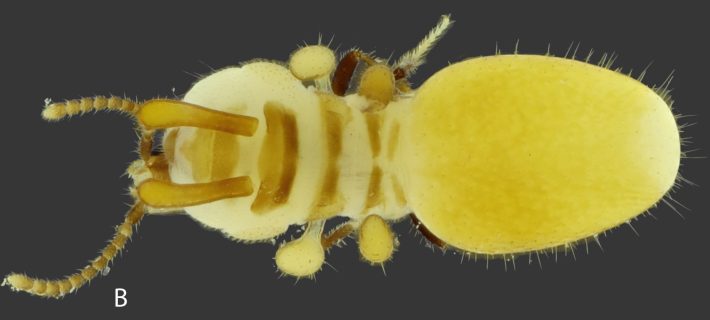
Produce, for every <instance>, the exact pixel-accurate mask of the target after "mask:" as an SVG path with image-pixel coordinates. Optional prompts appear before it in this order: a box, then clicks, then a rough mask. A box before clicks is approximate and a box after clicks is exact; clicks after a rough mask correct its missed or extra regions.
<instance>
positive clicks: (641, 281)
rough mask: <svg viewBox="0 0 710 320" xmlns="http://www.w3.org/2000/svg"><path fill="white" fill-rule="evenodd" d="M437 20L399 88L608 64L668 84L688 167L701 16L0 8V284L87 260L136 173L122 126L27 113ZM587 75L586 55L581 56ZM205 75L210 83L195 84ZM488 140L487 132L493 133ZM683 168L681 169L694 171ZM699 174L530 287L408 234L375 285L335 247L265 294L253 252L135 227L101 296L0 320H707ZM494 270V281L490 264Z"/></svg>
mask: <svg viewBox="0 0 710 320" xmlns="http://www.w3.org/2000/svg"><path fill="white" fill-rule="evenodd" d="M442 13H451V14H452V15H453V18H454V19H455V20H456V21H457V22H456V24H455V26H454V28H453V30H451V32H449V34H448V35H447V36H446V37H445V38H444V39H443V41H442V42H441V43H440V45H439V46H438V47H437V48H436V49H435V50H434V51H433V52H432V54H431V55H430V56H429V63H428V64H426V65H425V66H424V67H423V68H421V69H420V71H419V73H418V74H417V76H416V77H415V79H414V81H415V83H416V84H420V83H421V82H422V81H423V80H424V79H425V78H426V77H428V76H430V75H432V74H433V72H435V71H436V70H438V69H441V68H443V67H444V66H446V65H447V63H448V62H449V61H451V62H455V61H458V60H461V59H463V58H466V57H470V56H477V55H488V54H492V53H493V50H494V48H495V45H496V42H498V43H499V46H500V47H501V48H502V50H503V51H504V52H511V51H512V50H513V47H514V44H515V42H516V40H517V39H520V51H521V52H524V53H544V51H545V50H546V47H547V44H548V43H550V44H551V45H552V50H553V52H554V53H557V54H564V51H565V49H566V48H567V46H568V45H569V44H570V42H572V41H581V42H582V45H581V50H582V52H585V53H586V52H587V51H588V50H589V49H590V48H594V49H595V51H596V52H603V51H607V52H611V51H615V52H617V53H618V54H619V55H620V58H619V60H618V62H617V65H619V66H623V67H625V68H627V69H628V68H633V69H634V70H640V69H642V68H643V67H645V66H646V65H647V64H648V63H649V62H650V61H655V62H654V64H653V66H652V67H651V69H650V72H649V74H648V76H647V77H646V82H647V83H660V82H661V81H662V80H663V79H664V78H665V77H666V76H667V75H668V74H669V73H670V72H671V70H673V69H675V70H676V78H675V80H674V81H673V85H672V87H673V88H674V92H673V93H674V97H675V99H676V101H677V109H676V110H677V112H680V113H684V114H695V115H697V117H695V118H691V119H690V121H692V122H698V123H699V125H696V126H694V127H691V128H690V129H688V130H687V133H686V135H689V136H692V137H693V138H694V140H695V141H696V144H695V145H692V146H690V148H691V149H692V148H702V149H705V150H707V143H708V129H707V123H708V122H709V121H710V117H708V111H707V110H708V106H707V97H708V95H707V92H708V90H707V77H708V58H707V57H708V50H707V41H706V40H707V39H706V38H707V30H708V29H709V27H708V23H707V18H706V16H705V13H706V10H704V9H701V8H700V7H699V6H695V7H693V6H685V5H683V6H677V5H676V4H671V3H666V4H658V5H654V4H650V3H649V2H638V3H636V4H619V3H611V2H609V3H601V2H597V1H594V2H584V3H574V2H569V3H568V2H559V3H544V4H541V3H536V4H524V3H523V2H521V3H508V2H495V3H493V2H479V3H476V4H472V3H470V4H457V3H454V2H452V3H450V4H440V5H435V4H429V5H423V6H420V5H417V4H412V3H411V2H402V3H400V4H389V3H385V2H384V1H380V2H374V3H367V2H363V1H352V2H338V3H336V2H322V3H317V4H316V3H305V2H303V3H300V4H298V5H281V4H274V3H269V2H266V1H251V2H248V3H243V4H239V5H236V3H233V4H232V5H231V6H227V7H218V6H211V5H208V4H204V3H197V2H196V3H194V4H192V5H187V6H181V5H176V4H175V3H171V4H165V5H145V4H144V5H139V6H128V5H125V4H121V5H119V4H117V5H114V6H109V5H101V6H98V5H97V6H82V7H66V6H65V5H46V4H43V5H27V6H25V7H16V6H13V5H7V4H3V5H2V7H1V8H0V34H2V49H1V51H0V52H1V53H0V54H1V55H2V59H0V63H1V64H2V66H1V67H0V70H2V75H1V79H2V82H3V85H2V94H3V103H2V104H3V106H2V110H3V116H2V117H3V124H4V125H3V126H2V127H0V130H2V134H1V135H0V137H2V141H3V145H4V149H3V150H4V152H3V157H2V167H3V169H4V172H3V175H2V177H3V180H4V181H3V186H4V193H3V194H4V196H3V197H2V199H3V204H4V207H3V209H2V213H1V214H2V217H3V219H2V220H1V221H2V229H1V230H2V232H0V274H3V275H4V274H6V273H8V272H10V271H20V272H27V273H30V274H32V275H39V276H47V277H56V276H60V275H64V274H67V273H70V272H73V271H74V270H75V268H78V267H82V266H84V265H85V262H86V261H87V260H89V259H91V258H93V257H95V256H96V254H97V251H98V250H99V249H101V248H102V247H103V245H104V243H105V241H106V240H107V239H109V238H110V237H111V236H112V233H113V226H114V225H116V224H118V223H119V222H120V221H122V219H123V214H124V212H125V210H126V208H127V205H126V203H127V202H129V201H130V198H129V197H128V196H126V187H127V186H128V185H129V183H130V181H129V179H128V178H126V177H122V174H123V172H124V170H125V167H126V166H127V165H128V164H129V162H130V161H131V160H133V159H134V158H135V157H136V154H135V153H134V152H133V150H134V147H135V146H136V135H135V134H134V133H133V129H132V126H131V123H130V122H129V121H128V120H126V119H124V118H123V117H122V116H120V115H117V114H96V115H91V116H86V117H83V118H74V119H71V120H69V121H63V122H60V123H45V122H44V121H42V119H41V118H40V115H39V113H40V111H41V108H42V106H43V100H44V99H45V98H47V97H50V98H53V99H55V100H61V99H68V98H78V97H82V96H92V95H96V94H111V93H112V94H118V95H123V94H126V95H129V96H132V97H137V98H138V99H149V98H152V97H156V96H172V90H171V89H172V88H175V92H176V93H177V94H182V93H184V92H185V91H186V90H187V89H188V88H189V87H190V84H191V83H192V82H193V81H194V80H195V77H194V76H192V75H191V74H205V73H208V72H209V71H210V67H214V68H221V67H224V66H228V65H233V64H236V63H239V62H240V61H245V60H249V59H252V58H267V59H278V60H285V59H287V57H288V55H289V53H290V52H291V51H292V50H293V49H294V48H296V45H297V44H299V43H301V42H302V41H303V40H305V41H308V42H310V43H313V42H315V41H316V40H317V37H318V33H319V32H320V33H323V35H324V38H325V39H330V38H331V36H333V35H334V36H335V40H334V42H333V43H334V45H340V48H341V49H344V48H349V47H351V46H354V45H357V46H360V47H361V48H363V49H365V50H376V51H377V53H378V54H380V55H381V56H389V55H390V54H391V53H394V55H395V56H397V55H398V54H401V53H402V52H403V51H405V50H407V49H409V48H410V47H412V46H413V45H414V44H416V43H417V41H419V39H420V38H421V37H422V36H423V35H424V34H425V33H426V32H428V31H429V29H430V28H431V27H432V26H433V24H434V23H435V22H436V21H437V19H438V17H439V15H440V14H442ZM596 57H599V55H596ZM208 66H209V67H208ZM502 129H503V128H502ZM706 154H707V151H700V152H698V153H695V155H706ZM706 161H707V160H703V159H699V160H698V159H688V160H686V161H684V162H683V167H682V172H683V174H684V175H685V176H686V177H688V178H690V179H691V180H693V181H694V182H696V183H698V184H700V185H701V186H700V187H688V186H684V187H683V188H682V189H680V191H679V192H678V193H677V195H676V196H675V198H676V199H677V200H679V201H680V202H682V203H683V204H684V205H685V206H687V207H689V208H690V209H691V210H690V211H688V210H681V213H682V215H683V216H684V217H685V218H681V217H680V216H679V215H678V214H676V213H675V212H673V211H672V210H670V209H669V208H668V207H667V206H665V205H662V206H660V207H659V208H657V209H655V210H653V214H654V215H655V216H656V218H657V219H653V218H651V217H643V218H641V219H640V220H639V221H637V222H635V223H634V226H635V228H636V229H637V230H638V232H639V233H640V236H639V237H637V236H635V235H634V233H633V232H632V231H631V230H630V229H629V228H627V227H623V228H619V229H616V230H614V231H613V232H611V233H610V234H609V235H608V236H607V237H603V238H602V239H601V240H602V244H603V245H604V252H601V250H600V249H599V248H597V247H596V246H594V247H591V248H590V253H589V254H586V253H584V249H583V248H581V249H582V250H578V252H577V256H576V261H575V260H574V259H573V258H572V257H571V256H567V257H564V256H560V257H559V259H558V261H557V262H555V259H554V258H547V259H543V261H542V262H543V269H540V268H539V267H538V266H537V264H536V263H533V264H531V265H528V263H527V257H522V258H519V259H518V260H517V262H516V266H517V270H515V271H513V270H511V269H512V268H509V269H508V271H505V269H504V267H503V263H502V262H501V261H493V262H491V265H490V267H489V268H488V269H486V264H485V263H481V262H480V261H479V262H478V263H474V262H473V261H471V262H463V263H461V262H460V260H459V256H455V255H452V254H450V253H449V254H447V255H444V256H442V254H440V253H432V252H431V251H430V250H429V249H427V248H426V247H424V246H423V245H420V243H419V242H420V237H418V236H415V235H414V233H413V232H410V226H409V223H408V222H403V223H400V224H398V225H397V226H396V230H397V231H398V232H399V234H400V238H399V239H400V241H401V246H400V247H399V251H398V252H397V253H396V256H395V258H394V260H393V261H392V262H391V263H388V264H387V276H385V275H383V273H382V270H380V269H379V268H373V267H370V266H368V265H367V264H365V263H362V262H360V261H359V258H358V255H357V248H356V246H355V244H354V241H352V240H350V241H349V242H348V245H347V246H346V247H345V248H342V249H339V250H334V251H332V252H331V254H330V255H329V256H328V257H327V260H328V262H329V263H330V264H332V265H333V266H334V267H335V268H337V271H335V270H333V269H331V268H329V267H326V268H325V269H324V270H323V271H322V272H320V273H319V274H318V279H317V281H300V282H299V283H298V284H296V285H294V280H293V279H290V278H284V279H278V275H277V273H276V272H275V267H274V265H273V261H272V256H273V254H274V251H275V247H273V246H271V245H269V244H257V245H244V244H240V243H236V242H232V241H229V240H227V239H225V238H224V237H223V236H222V235H220V234H219V233H217V232H211V231H207V230H205V229H203V228H202V227H201V226H199V225H198V224H197V223H195V222H193V221H192V220H191V219H190V218H188V217H186V216H172V217H147V218H146V219H145V220H144V222H143V224H142V225H141V226H140V228H139V230H138V233H137V235H136V236H135V237H134V239H133V241H132V242H131V243H129V244H128V247H127V250H126V251H125V252H124V254H123V256H122V257H120V258H119V259H117V260H116V261H115V263H114V264H113V266H112V271H111V272H110V275H109V276H108V277H100V278H98V279H97V280H95V281H94V282H93V283H92V284H91V285H90V286H88V287H85V288H83V289H81V290H80V291H79V293H78V294H76V295H71V296H69V297H67V298H65V299H63V300H59V301H55V300H46V299H41V298H35V297H30V296H28V295H26V294H13V293H10V292H9V291H8V290H7V288H0V311H1V312H2V314H3V316H8V315H14V316H20V315H22V316H23V317H35V316H37V315H39V314H44V315H55V316H58V315H62V316H64V315H76V316H79V317H81V316H82V315H92V316H94V317H95V316H110V317H109V318H115V317H118V316H128V315H133V316H138V315H143V316H148V315H161V316H163V315H165V316H168V315H170V316H174V315H177V316H180V315H188V314H205V315H213V316H215V317H216V316H217V315H219V316H221V317H229V318H245V317H247V316H259V317H274V316H282V317H283V316H288V317H302V316H308V317H314V318H322V317H338V318H340V317H349V316H367V317H378V318H379V316H385V315H386V316H397V317H398V318H399V317H401V318H405V319H411V318H412V316H414V317H415V319H416V318H420V317H424V316H427V317H436V318H437V319H438V318H439V316H444V317H446V318H450V317H453V316H457V317H476V318H478V317H484V318H490V317H500V318H507V317H511V318H512V317H515V318H522V317H526V318H534V319H536V318H538V317H544V318H570V317H572V318H576V317H602V316H603V317H612V318H616V317H620V316H632V317H634V318H636V317H646V318H656V317H658V318H661V317H662V318H668V317H671V316H681V317H682V318H687V317H690V316H691V315H695V316H696V317H698V316H699V315H700V314H701V312H703V311H706V310H707V307H706V305H707V292H706V291H705V290H706V289H707V288H708V285H709V284H710V283H709V281H708V270H709V267H710V264H709V263H708V257H707V256H706V252H707V250H706V249H705V245H706V244H707V243H708V240H709V239H708V238H709V237H708V227H709V225H708V215H707V210H708V204H707V195H708V191H707V190H708V189H707V188H706V186H707V183H708V175H707V170H706V168H707V162H706ZM509 267H510V265H509ZM116 287H123V288H126V289H127V290H128V298H129V303H128V306H127V307H126V308H123V309H115V308H113V289H114V288H116Z"/></svg>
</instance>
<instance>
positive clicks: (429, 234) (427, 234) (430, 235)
mask: <svg viewBox="0 0 710 320" xmlns="http://www.w3.org/2000/svg"><path fill="white" fill-rule="evenodd" d="M409 217H410V218H411V219H412V224H413V225H414V228H416V229H417V231H419V233H421V235H422V236H424V238H426V239H427V240H428V241H429V243H431V244H433V245H435V246H437V247H439V248H440V249H441V250H446V247H447V244H446V242H444V240H441V239H439V238H438V237H437V236H435V235H434V234H433V233H432V232H431V231H429V229H427V227H426V226H425V225H424V224H422V222H421V221H419V218H417V216H416V215H414V213H412V214H410V215H409Z"/></svg>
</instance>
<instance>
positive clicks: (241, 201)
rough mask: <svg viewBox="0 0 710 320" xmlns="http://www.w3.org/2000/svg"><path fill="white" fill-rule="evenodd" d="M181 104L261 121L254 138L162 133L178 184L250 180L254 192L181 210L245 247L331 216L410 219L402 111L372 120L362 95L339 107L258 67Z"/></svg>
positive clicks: (207, 86)
mask: <svg viewBox="0 0 710 320" xmlns="http://www.w3.org/2000/svg"><path fill="white" fill-rule="evenodd" d="M184 101H186V102H189V103H193V104H197V105H201V106H207V107H209V108H212V109H216V110H220V111H224V112H229V113H234V114H240V115H246V116H251V117H255V118H257V119H258V120H259V126H258V129H257V131H256V133H255V134H254V135H253V136H252V137H246V136H237V135H232V134H229V133H224V132H218V131H213V130H208V129H199V128H193V127H180V128H176V129H170V130H168V131H166V133H165V138H164V143H163V145H164V148H165V152H166V156H167V158H168V161H169V163H170V177H171V179H172V180H173V181H174V182H175V183H204V182H211V181H218V180H221V179H226V178H230V177H238V176H248V177H250V179H251V180H252V184H253V186H254V189H255V192H254V193H252V194H251V195H250V196H248V197H241V198H229V199H224V200H219V201H215V202H211V203H207V204H201V205H196V206H191V207H187V208H185V210H186V211H187V213H189V214H190V215H191V216H192V217H194V218H195V219H196V220H198V221H200V222H202V223H204V224H205V225H207V226H210V227H214V228H218V229H221V230H222V231H223V232H225V233H226V234H228V235H230V236H232V237H234V238H238V239H243V240H263V239H268V238H271V237H274V236H276V235H279V234H281V233H283V232H285V231H286V229H287V228H288V226H289V225H291V224H303V223H305V222H307V221H314V220H321V219H326V218H329V217H332V216H335V215H343V216H348V217H350V218H353V219H361V218H364V217H365V216H366V215H367V214H369V213H372V212H375V211H376V212H377V213H378V214H380V215H382V216H384V217H387V218H398V217H400V216H402V215H403V214H405V213H406V211H407V210H406V209H405V203H404V196H403V194H402V191H401V187H400V186H399V184H398V181H397V179H396V178H395V176H394V172H395V171H394V170H392V169H391V168H396V167H397V166H395V165H393V163H394V159H395V154H396V150H395V149H396V145H397V143H396V141H397V140H398V124H397V123H396V121H395V119H396V117H393V116H391V115H394V114H395V113H396V112H393V111H396V110H400V109H401V106H404V105H406V104H407V103H408V100H402V101H400V102H395V103H392V104H391V105H392V106H395V107H394V108H391V109H390V108H389V107H388V108H387V111H368V112H364V111H362V110H364V109H367V107H368V105H369V103H368V100H367V99H365V98H363V97H360V96H358V95H352V96H348V97H345V98H343V97H338V96H335V95H333V94H331V93H326V92H319V91H318V90H316V89H315V88H314V87H306V86H304V85H303V83H302V82H301V81H300V80H299V79H297V78H295V77H294V76H293V75H292V73H291V72H290V71H289V70H288V69H287V68H285V67H283V66H281V65H279V64H276V63H271V62H254V63H249V64H246V65H244V66H241V67H233V68H227V69H224V70H221V71H218V72H215V73H214V74H212V75H210V76H208V77H206V78H204V79H202V80H201V81H199V82H197V83H196V84H195V85H194V87H193V88H192V89H191V90H190V91H189V92H188V93H187V94H186V95H185V98H184Z"/></svg>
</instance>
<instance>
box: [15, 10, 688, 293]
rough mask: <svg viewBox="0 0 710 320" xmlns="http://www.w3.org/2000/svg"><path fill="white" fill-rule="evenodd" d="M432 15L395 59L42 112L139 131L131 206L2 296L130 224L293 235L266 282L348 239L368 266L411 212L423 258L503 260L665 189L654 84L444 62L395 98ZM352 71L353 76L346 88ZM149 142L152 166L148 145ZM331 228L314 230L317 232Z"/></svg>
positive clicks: (666, 111) (671, 149)
mask: <svg viewBox="0 0 710 320" xmlns="http://www.w3.org/2000/svg"><path fill="white" fill-rule="evenodd" d="M450 25H451V21H450V20H449V17H448V16H444V17H442V19H441V20H440V22H439V24H438V25H437V26H436V27H435V28H434V29H433V30H432V31H431V32H430V33H429V34H428V35H427V36H426V37H425V38H424V40H422V42H421V43H420V44H419V45H418V46H417V47H416V48H414V49H413V50H411V51H409V52H408V53H406V54H405V55H404V56H403V57H402V58H401V59H400V60H399V61H397V62H395V63H394V64H391V65H390V64H388V63H387V62H385V61H383V60H381V59H378V58H375V57H371V56H370V55H368V54H365V53H363V52H360V51H357V50H356V51H351V52H350V53H348V54H347V55H345V56H344V57H343V59H342V60H340V62H339V63H336V57H335V54H334V52H333V51H332V50H331V49H329V48H327V47H326V46H323V45H320V44H319V45H313V46H306V47H303V48H300V49H298V50H297V51H295V52H294V53H293V54H292V55H291V58H290V61H289V62H288V63H287V64H284V63H279V62H270V61H254V62H249V63H245V64H242V65H241V66H238V67H230V68H226V69H222V70H219V71H217V72H215V73H213V74H211V75H209V76H207V77H205V78H203V79H201V80H200V81H198V82H197V83H195V85H194V86H193V87H192V89H190V90H189V91H188V92H187V93H186V94H185V96H184V98H183V100H181V101H177V100H160V99H157V100H150V101H147V102H143V103H134V102H132V101H129V100H126V99H121V98H115V97H111V98H103V97H95V98H84V99H81V100H72V101H67V102H65V103H55V104H50V105H48V106H46V108H45V109H44V111H43V113H42V115H43V117H44V118H45V119H47V120H50V121H54V120H59V119H62V118H64V117H67V116H72V115H76V114H82V113H85V112H87V111H91V110H102V109H107V110H120V111H123V112H125V113H127V114H129V115H131V116H132V117H134V118H135V119H136V120H137V122H138V124H139V130H140V132H141V134H142V138H141V144H140V150H139V151H140V155H141V158H140V159H139V160H136V161H135V162H134V163H133V164H132V165H131V166H130V167H129V168H128V173H129V175H130V176H131V177H132V178H133V180H134V187H133V188H131V191H132V194H133V196H134V198H135V204H134V205H133V207H132V208H131V209H130V210H129V212H128V214H127V215H126V218H125V221H124V222H123V223H122V224H120V225H119V226H118V227H117V231H116V235H115V237H114V238H113V239H112V241H111V242H110V243H109V245H107V246H106V248H105V249H104V250H103V251H102V253H101V255H100V256H99V257H98V258H96V259H94V260H93V261H91V263H90V264H89V265H88V266H86V267H85V268H83V269H82V270H80V271H79V272H78V273H76V274H73V275H69V276H67V277H65V278H63V279H59V280H41V279H35V278H31V277H28V276H26V275H23V274H11V275H9V276H7V277H6V278H5V281H4V284H5V285H9V286H10V287H11V288H12V289H14V290H21V291H25V292H28V293H31V294H34V295H39V296H45V297H55V298H56V297H61V296H64V295H65V294H67V293H69V292H73V291H75V290H77V289H78V288H79V287H81V286H82V285H84V284H85V283H87V282H88V281H90V280H91V279H93V278H94V277H95V276H96V275H97V274H98V273H100V272H101V271H102V270H104V269H105V268H106V267H107V266H108V263H109V262H110V261H111V260H112V259H113V258H114V257H115V256H116V254H117V253H118V252H120V251H121V250H122V249H123V247H124V245H125V242H126V240H127V239H128V238H130V237H131V235H132V233H133V226H134V225H137V224H138V223H139V222H140V220H141V219H142V218H143V216H144V214H145V213H149V214H152V215H161V214H167V213H173V212H184V213H186V214H188V215H190V216H191V217H193V218H194V219H195V220H197V221H199V222H200V223H202V224H204V225H205V226H207V227H209V228H214V229H217V230H220V231H221V232H223V233H224V234H225V235H226V236H228V237H230V238H232V239H235V240H242V241H247V242H253V241H270V240H273V239H275V237H277V236H279V235H281V234H283V233H284V232H286V230H287V228H288V227H289V226H292V225H305V226H306V230H305V232H304V233H303V234H302V235H301V236H300V237H299V238H298V239H295V240H293V241H290V242H287V243H285V244H282V245H280V246H279V248H278V250H277V251H276V255H275V261H276V265H277V267H278V269H279V270H280V271H281V272H283V273H285V274H288V275H291V276H295V277H308V276H312V275H313V274H315V273H316V272H317V271H318V270H320V269H321V267H322V265H323V264H324V261H325V254H326V252H327V250H328V249H329V248H330V247H332V246H333V245H335V244H337V243H338V242H339V241H340V240H342V239H343V238H345V237H347V236H349V235H351V234H352V233H357V242H358V246H359V250H360V253H361V255H362V257H363V259H365V260H366V261H367V262H369V263H371V264H374V265H380V264H382V263H384V262H386V261H387V260H389V259H390V258H391V257H392V254H393V252H394V251H395V249H396V247H397V240H396V236H395V234H394V233H393V232H392V230H391V229H390V227H389V224H390V222H393V221H398V220H401V219H402V218H405V217H407V216H408V215H410V213H412V212H414V213H415V214H416V217H414V216H412V217H413V219H414V220H415V222H416V227H417V229H418V230H420V231H421V232H422V233H423V234H424V235H425V236H426V237H427V238H428V239H429V240H431V241H432V242H434V243H435V244H437V245H440V246H445V247H450V248H454V249H457V250H460V251H462V253H480V254H487V255H514V254H517V253H523V252H531V251H538V250H544V249H548V248H555V247H559V246H565V245H570V244H573V243H574V242H576V241H579V240H581V239H586V238H589V237H594V236H596V235H597V234H599V233H600V232H603V231H605V230H607V229H609V228H612V227H615V226H617V225H619V224H623V223H626V222H628V221H629V220H630V219H633V218H634V217H636V216H637V215H639V214H640V213H642V212H644V211H645V210H647V209H648V208H650V207H652V206H654V205H655V204H656V203H657V202H658V201H659V200H660V199H661V198H662V197H663V196H664V194H665V193H666V192H667V191H668V190H669V188H671V187H672V186H673V184H674V181H675V179H676V175H677V172H678V166H679V161H680V158H681V149H680V137H679V131H678V127H677V125H676V122H675V119H674V116H673V114H672V112H671V110H670V106H669V103H668V101H669V99H668V97H667V91H666V90H665V88H661V89H660V90H654V89H652V88H649V87H647V86H646V85H644V84H642V83H641V82H639V81H638V80H636V79H633V78H631V77H629V76H626V75H623V74H621V73H618V72H615V71H611V70H609V69H608V68H606V64H609V65H610V64H611V63H610V62H608V61H606V62H602V66H598V65H592V64H589V63H586V62H581V61H576V60H574V59H567V58H558V57H553V56H549V55H521V54H513V55H495V56H489V57H481V58H474V59H469V60H465V61H462V62H459V63H455V64H452V65H450V66H448V67H446V68H444V69H443V70H441V71H439V72H438V73H436V74H435V75H434V76H432V77H431V78H429V79H428V80H427V81H426V82H425V83H424V84H423V85H422V86H421V87H420V88H418V89H417V90H413V89H411V88H410V86H409V83H408V82H407V78H408V77H409V76H410V75H411V74H412V73H414V71H415V70H416V68H417V67H418V66H420V65H421V64H422V63H423V62H424V56H425V54H426V53H427V52H428V51H429V50H430V49H431V47H432V46H433V45H434V44H435V43H436V41H438V39H439V38H440V37H441V36H442V35H443V34H444V33H445V32H446V30H447V29H448V28H449V27H450ZM358 62H363V63H362V64H363V65H365V66H366V68H365V69H364V71H363V72H362V73H361V74H360V76H359V81H358V83H357V87H356V88H353V90H350V91H349V90H348V88H349V82H350V78H351V76H352V74H353V71H354V70H355V67H356V66H357V64H358ZM158 130H165V132H164V138H163V142H162V153H159V154H153V153H152V152H151V150H152V146H153V135H154V133H155V132H156V131H158ZM336 216H340V217H345V218H348V219H349V220H348V222H346V223H344V224H342V225H340V226H338V227H336V228H335V229H334V230H331V231H329V232H326V233H324V232H323V231H324V230H323V229H324V223H325V221H327V220H328V219H330V218H333V217H336Z"/></svg>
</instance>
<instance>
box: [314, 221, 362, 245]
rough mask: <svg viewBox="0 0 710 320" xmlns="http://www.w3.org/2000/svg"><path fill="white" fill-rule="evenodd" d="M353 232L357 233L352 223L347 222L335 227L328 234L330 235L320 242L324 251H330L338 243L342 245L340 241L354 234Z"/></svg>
mask: <svg viewBox="0 0 710 320" xmlns="http://www.w3.org/2000/svg"><path fill="white" fill-rule="evenodd" d="M353 231H355V228H353V225H352V224H351V223H350V222H345V223H343V224H341V225H339V226H337V227H335V228H334V229H333V230H331V231H330V232H328V234H324V235H323V236H322V237H321V239H320V242H321V244H322V245H323V249H325V250H328V249H330V248H332V247H333V246H337V245H338V243H340V240H343V239H345V237H347V236H349V235H350V234H352V233H353Z"/></svg>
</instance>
